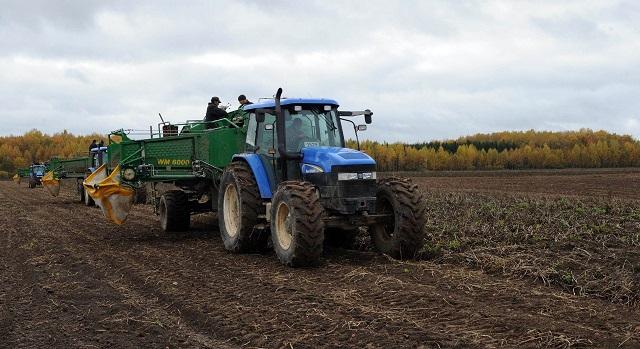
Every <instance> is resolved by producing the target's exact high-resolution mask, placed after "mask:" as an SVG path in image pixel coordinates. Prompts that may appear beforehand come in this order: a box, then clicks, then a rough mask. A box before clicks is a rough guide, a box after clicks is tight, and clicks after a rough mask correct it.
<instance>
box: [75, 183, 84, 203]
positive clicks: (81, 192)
mask: <svg viewBox="0 0 640 349" xmlns="http://www.w3.org/2000/svg"><path fill="white" fill-rule="evenodd" d="M76 187H77V190H78V196H79V198H78V199H79V200H80V202H84V186H83V185H82V183H81V182H77V183H76Z"/></svg>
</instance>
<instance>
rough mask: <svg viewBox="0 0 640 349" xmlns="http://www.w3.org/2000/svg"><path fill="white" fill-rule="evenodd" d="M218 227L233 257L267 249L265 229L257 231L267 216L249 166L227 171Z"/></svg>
mask: <svg viewBox="0 0 640 349" xmlns="http://www.w3.org/2000/svg"><path fill="white" fill-rule="evenodd" d="M217 213H218V214H217V216H218V225H219V227H220V236H221V237H222V242H223V243H224V247H225V248H226V249H227V250H228V251H231V252H233V253H243V252H256V251H258V252H259V251H262V250H264V249H265V248H266V245H267V238H268V233H267V231H266V229H256V225H257V224H258V220H259V219H258V216H259V215H260V214H264V208H263V206H262V199H261V198H260V191H259V190H258V183H257V182H256V179H255V178H254V176H253V172H252V171H251V168H250V167H249V165H247V164H246V163H244V162H233V163H231V164H230V165H229V166H227V168H226V169H225V170H224V173H223V174H222V178H221V179H220V190H219V194H218V212H217Z"/></svg>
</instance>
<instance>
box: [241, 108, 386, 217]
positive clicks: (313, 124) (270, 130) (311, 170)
mask: <svg viewBox="0 0 640 349" xmlns="http://www.w3.org/2000/svg"><path fill="white" fill-rule="evenodd" d="M245 111H247V112H248V113H249V120H248V127H247V138H246V150H247V151H248V152H253V153H255V154H257V155H258V156H259V158H260V162H261V163H262V165H263V167H264V169H265V170H266V175H267V177H268V182H269V185H270V189H271V191H272V192H275V191H276V189H277V187H278V184H279V183H282V182H283V181H287V180H304V181H307V182H310V183H312V184H313V185H314V186H316V187H317V188H318V190H319V194H320V199H321V201H322V203H323V206H324V207H325V208H326V209H329V210H333V211H336V212H339V213H341V214H354V213H356V212H359V211H368V212H374V211H375V193H376V172H375V171H376V163H375V161H374V160H373V159H372V158H371V157H370V156H369V155H367V154H365V153H363V152H360V151H359V150H354V149H348V148H346V147H345V140H344V133H343V129H342V123H341V121H346V122H349V123H351V124H353V125H355V123H353V122H352V121H350V120H348V119H343V118H341V117H340V116H352V115H358V113H357V112H343V111H338V103H337V102H336V101H335V100H332V99H303V98H287V99H282V100H278V99H276V100H268V101H264V102H261V103H257V104H252V105H249V106H247V107H246V108H245ZM365 115H368V116H366V118H367V121H368V122H371V119H370V117H371V113H370V112H368V114H365ZM358 129H360V130H362V129H364V127H362V125H361V126H360V127H354V130H355V131H356V132H357V131H358ZM356 134H357V133H356Z"/></svg>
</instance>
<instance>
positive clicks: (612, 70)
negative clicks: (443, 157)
mask: <svg viewBox="0 0 640 349" xmlns="http://www.w3.org/2000/svg"><path fill="white" fill-rule="evenodd" d="M278 87H283V89H284V91H285V92H284V94H285V95H286V96H289V97H326V98H333V99H336V100H338V102H340V104H341V108H342V109H345V110H349V109H350V110H361V109H364V108H369V109H371V110H372V111H373V112H374V123H373V124H372V125H371V126H370V128H369V130H367V131H366V137H367V138H370V139H376V140H388V141H398V140H400V141H411V142H413V141H422V140H432V139H444V138H457V137H458V136H461V135H467V134H473V133H478V132H494V131H502V130H527V129H536V130H574V129H579V128H583V127H586V128H592V129H605V130H608V131H613V132H616V133H624V134H631V135H633V136H635V137H640V1H585V0H581V1H548V2H545V1H530V2H525V1H420V0H418V1H409V0H405V1H389V0H385V1H371V0H368V1H344V0H342V1H329V0H321V1H293V0H292V1H285V0H270V1H238V0H234V1H201V2H200V1H147V2H145V1H128V0H127V1H88V0H78V1H62V0H59V1H50V0H44V1H28V0H16V1H6V0H0V121H1V126H0V135H8V134H21V133H23V132H26V131H28V130H29V129H32V128H38V129H40V130H43V131H45V132H48V133H53V132H59V131H62V130H63V129H67V130H69V131H70V132H73V133H90V132H94V131H96V132H100V133H108V132H109V131H111V130H114V129H118V128H132V129H143V128H148V126H149V125H150V124H155V123H157V122H158V116H157V114H158V112H161V113H162V114H163V116H165V119H170V120H172V121H182V120H186V119H199V118H202V117H203V116H204V112H205V109H206V106H207V102H208V101H209V99H210V98H211V96H219V97H220V98H221V99H222V100H223V103H225V104H226V103H229V104H230V105H231V107H232V109H235V107H236V106H237V96H238V95H239V94H241V93H244V94H246V95H247V96H248V97H249V99H251V100H253V101H256V100H257V99H258V98H259V97H268V96H272V95H273V94H274V93H275V90H276V89H277V88H278Z"/></svg>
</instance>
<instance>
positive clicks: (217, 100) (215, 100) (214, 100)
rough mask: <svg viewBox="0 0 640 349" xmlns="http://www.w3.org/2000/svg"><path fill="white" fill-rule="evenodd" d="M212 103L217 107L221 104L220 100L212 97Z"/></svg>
mask: <svg viewBox="0 0 640 349" xmlns="http://www.w3.org/2000/svg"><path fill="white" fill-rule="evenodd" d="M211 103H213V104H214V105H215V106H218V104H220V98H218V97H211Z"/></svg>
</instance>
